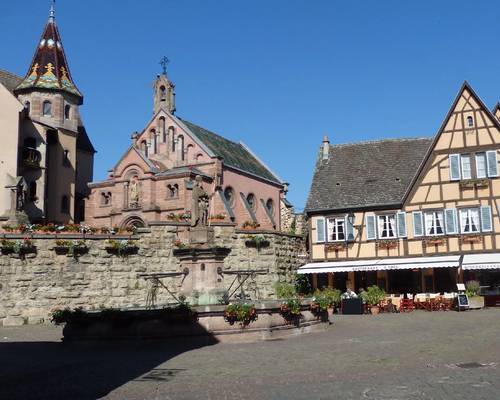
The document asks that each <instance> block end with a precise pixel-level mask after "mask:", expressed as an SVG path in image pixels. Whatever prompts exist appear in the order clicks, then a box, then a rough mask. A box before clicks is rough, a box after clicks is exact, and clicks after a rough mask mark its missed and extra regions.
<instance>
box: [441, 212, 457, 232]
mask: <svg viewBox="0 0 500 400" xmlns="http://www.w3.org/2000/svg"><path fill="white" fill-rule="evenodd" d="M444 226H445V230H446V233H447V234H455V233H458V223H457V210H456V209H455V208H447V209H446V210H444Z"/></svg>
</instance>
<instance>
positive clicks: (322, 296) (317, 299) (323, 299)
mask: <svg viewBox="0 0 500 400" xmlns="http://www.w3.org/2000/svg"><path fill="white" fill-rule="evenodd" d="M340 296H341V293H340V290H338V289H330V288H325V289H323V290H316V291H315V292H314V297H313V305H312V307H311V308H314V309H316V310H319V311H326V310H328V308H330V307H333V306H335V305H336V304H338V303H339V302H340Z"/></svg>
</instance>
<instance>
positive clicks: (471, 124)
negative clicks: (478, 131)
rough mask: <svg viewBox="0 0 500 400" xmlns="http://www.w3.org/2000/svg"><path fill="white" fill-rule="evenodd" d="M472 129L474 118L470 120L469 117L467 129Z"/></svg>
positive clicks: (469, 117)
mask: <svg viewBox="0 0 500 400" xmlns="http://www.w3.org/2000/svg"><path fill="white" fill-rule="evenodd" d="M473 127H474V118H472V117H471V116H470V115H469V116H468V117H467V128H473Z"/></svg>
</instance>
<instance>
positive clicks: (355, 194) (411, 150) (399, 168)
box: [305, 138, 432, 212]
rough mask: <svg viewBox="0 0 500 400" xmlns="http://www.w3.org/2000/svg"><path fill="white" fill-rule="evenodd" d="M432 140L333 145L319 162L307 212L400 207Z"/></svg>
mask: <svg viewBox="0 0 500 400" xmlns="http://www.w3.org/2000/svg"><path fill="white" fill-rule="evenodd" d="M431 143H432V138H413V139H411V138H408V139H387V140H378V141H372V142H360V143H353V144H341V145H333V146H330V148H329V153H328V158H327V159H326V160H323V159H322V154H321V150H320V155H319V157H318V160H317V162H316V167H315V171H314V176H313V181H312V184H311V190H310V192H309V196H308V199H307V204H306V209H305V211H306V212H314V211H320V210H323V211H326V210H331V211H335V210H341V209H342V210H345V209H360V208H366V207H377V206H393V205H397V204H400V203H401V202H402V200H403V197H404V195H405V193H406V190H407V189H408V186H409V185H410V183H411V182H412V179H413V177H414V176H415V174H416V173H417V171H418V168H419V166H420V164H421V163H422V162H423V160H424V157H425V155H426V153H427V151H428V149H429V147H430V145H431Z"/></svg>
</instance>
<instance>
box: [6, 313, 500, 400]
mask: <svg viewBox="0 0 500 400" xmlns="http://www.w3.org/2000/svg"><path fill="white" fill-rule="evenodd" d="M499 332H500V309H488V310H482V311H470V312H465V313H457V312H434V313H428V312H425V311H422V312H413V313H410V314H386V315H379V316H335V317H334V324H333V325H332V326H331V327H330V328H329V329H328V330H327V331H324V332H321V333H313V334H309V335H303V336H299V337H295V338H291V339H287V340H275V341H268V342H259V343H245V344H217V345H213V346H203V344H202V343H198V344H196V343H184V342H181V341H177V342H175V343H168V344H165V343H160V342H142V343H140V342H133V343H131V342H115V343H112V344H109V343H108V344H104V343H101V344H96V343H94V344H78V345H77V344H67V343H65V344H63V343H60V342H59V338H60V336H61V332H60V328H56V327H49V326H32V327H22V328H0V399H18V398H19V399H31V398H32V399H58V398H64V399H95V398H104V399H112V400H118V399H186V400H191V399H214V400H219V399H336V398H342V399H381V400H382V399H383V400H386V399H387V400H389V399H391V400H392V399H411V400H413V399H424V400H427V399H453V400H455V399H456V400H460V399H467V400H476V399H488V400H491V399H499V398H500V365H499V364H500V335H499Z"/></svg>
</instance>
